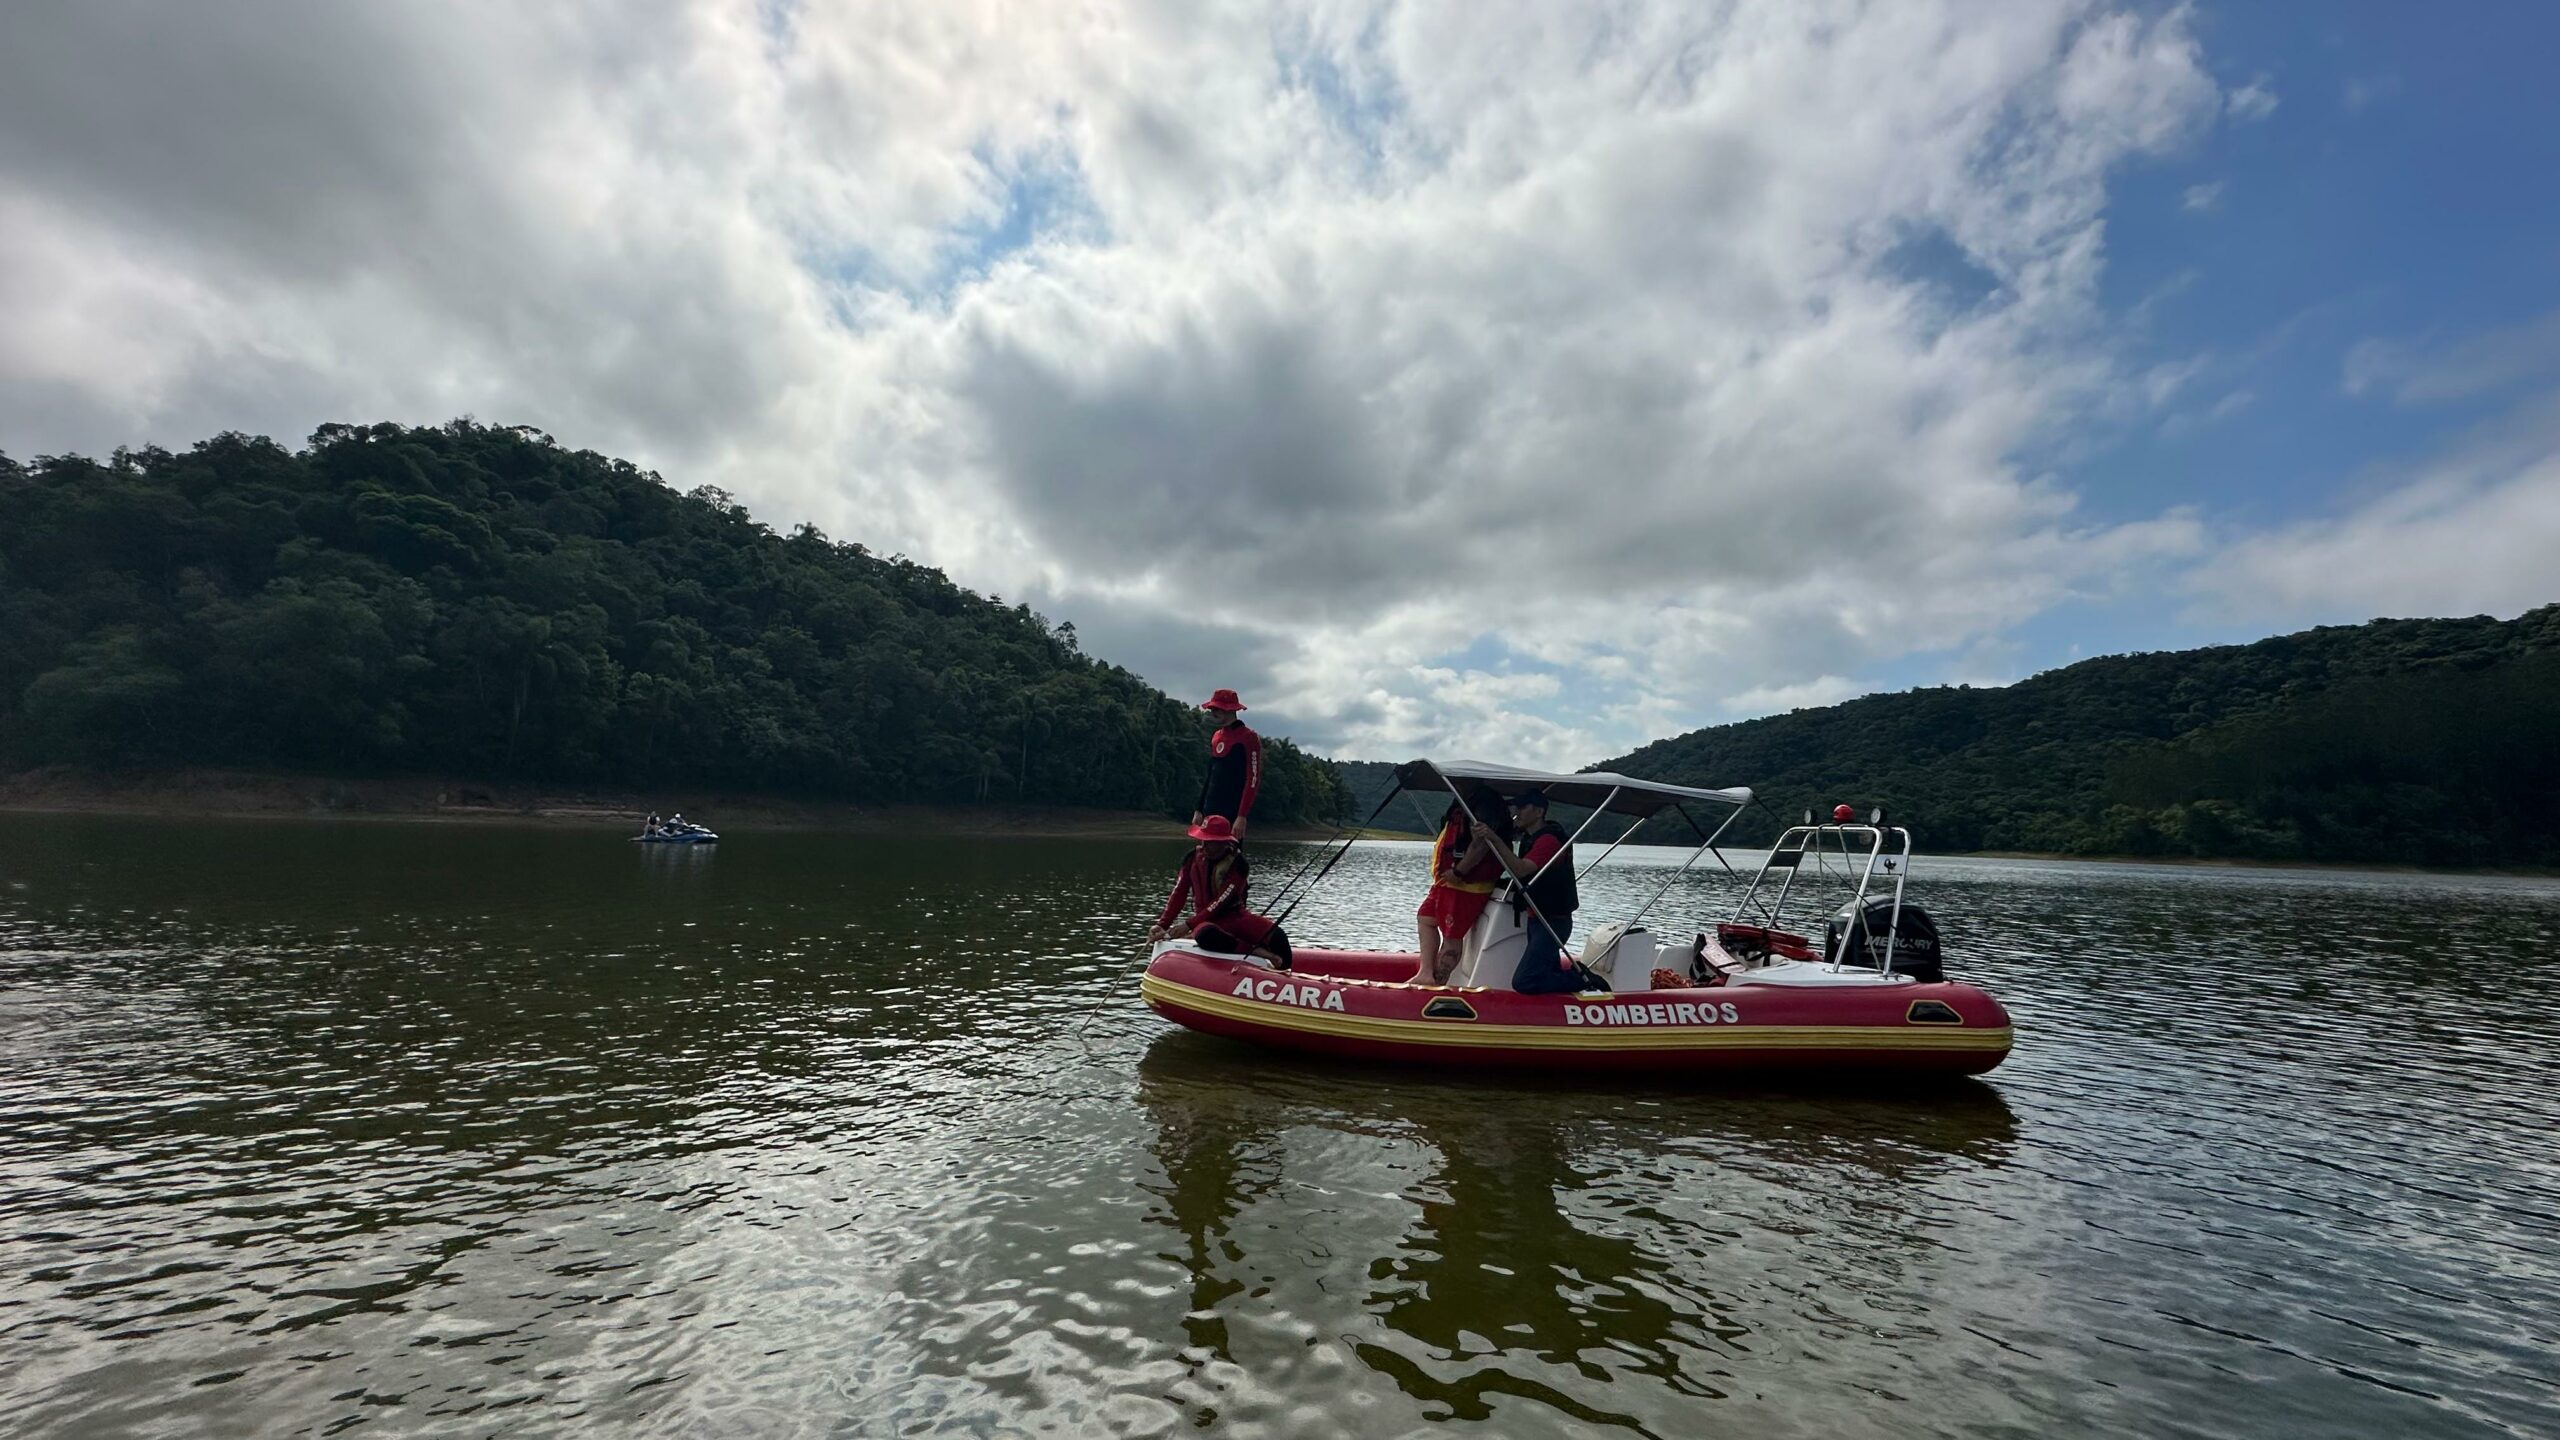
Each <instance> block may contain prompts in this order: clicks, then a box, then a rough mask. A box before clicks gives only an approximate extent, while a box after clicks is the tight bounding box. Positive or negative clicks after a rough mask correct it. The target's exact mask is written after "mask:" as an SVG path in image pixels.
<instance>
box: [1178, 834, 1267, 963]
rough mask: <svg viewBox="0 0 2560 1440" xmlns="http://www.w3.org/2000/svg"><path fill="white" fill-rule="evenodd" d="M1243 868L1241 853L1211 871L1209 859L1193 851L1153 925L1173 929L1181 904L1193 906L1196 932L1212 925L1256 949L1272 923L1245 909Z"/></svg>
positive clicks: (1180, 910)
mask: <svg viewBox="0 0 2560 1440" xmlns="http://www.w3.org/2000/svg"><path fill="white" fill-rule="evenodd" d="M1245 883H1246V865H1245V858H1244V852H1243V851H1241V850H1238V851H1235V852H1233V853H1232V854H1230V855H1228V856H1227V858H1226V860H1225V861H1224V862H1223V863H1221V864H1220V865H1218V866H1217V867H1216V868H1215V870H1214V871H1213V870H1212V869H1211V867H1210V864H1209V857H1208V855H1207V854H1206V853H1205V852H1203V851H1199V850H1194V851H1192V852H1191V853H1190V854H1188V855H1186V856H1184V857H1183V859H1182V873H1181V874H1179V875H1177V876H1175V877H1174V881H1173V893H1172V894H1171V895H1168V896H1166V897H1165V901H1164V911H1163V913H1161V914H1159V915H1157V916H1156V923H1157V924H1158V925H1161V926H1164V927H1166V928H1167V929H1171V928H1173V922H1174V919H1175V917H1176V916H1179V915H1180V914H1181V913H1182V905H1183V902H1184V901H1186V900H1188V901H1191V902H1193V904H1192V910H1191V924H1190V926H1189V927H1188V928H1190V929H1192V930H1197V929H1199V928H1200V927H1201V926H1203V925H1215V926H1217V927H1218V928H1219V929H1221V930H1224V931H1226V932H1227V933H1228V934H1230V935H1233V936H1235V937H1236V938H1237V939H1238V940H1241V941H1243V942H1244V943H1245V944H1247V945H1259V944H1261V943H1262V941H1263V939H1264V938H1265V937H1267V936H1268V935H1270V933H1271V921H1270V920H1268V919H1267V918H1265V917H1263V916H1260V915H1256V914H1254V913H1253V912H1252V911H1250V910H1248V909H1246V908H1245V904H1244V900H1245Z"/></svg>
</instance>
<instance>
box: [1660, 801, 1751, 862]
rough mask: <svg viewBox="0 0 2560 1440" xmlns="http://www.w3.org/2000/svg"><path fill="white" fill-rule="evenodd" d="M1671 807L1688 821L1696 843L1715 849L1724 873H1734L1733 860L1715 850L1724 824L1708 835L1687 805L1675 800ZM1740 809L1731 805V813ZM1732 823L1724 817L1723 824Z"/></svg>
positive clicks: (1741, 808)
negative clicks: (1717, 838)
mask: <svg viewBox="0 0 2560 1440" xmlns="http://www.w3.org/2000/svg"><path fill="white" fill-rule="evenodd" d="M1671 809H1672V811H1673V812H1674V813H1676V814H1677V815H1679V817H1680V818H1681V819H1683V820H1686V821H1688V822H1689V833H1690V834H1692V835H1695V836H1697V837H1698V843H1699V844H1701V845H1704V846H1706V847H1707V848H1708V849H1709V850H1713V851H1715V857H1716V863H1717V864H1719V865H1721V866H1723V867H1724V873H1726V874H1727V875H1734V874H1735V871H1734V868H1733V862H1732V861H1730V860H1727V859H1726V858H1724V852H1723V851H1721V850H1716V835H1721V834H1723V833H1724V825H1719V826H1717V827H1716V835H1710V834H1708V833H1707V827H1705V826H1704V825H1701V824H1699V823H1698V822H1697V820H1696V818H1695V817H1693V816H1691V815H1690V813H1689V807H1688V806H1686V805H1683V804H1681V803H1680V802H1679V801H1677V800H1675V801H1673V802H1671ZM1742 810H1743V807H1742V806H1739V805H1736V806H1734V807H1733V813H1734V814H1735V815H1739V814H1741V813H1742ZM1636 823H1638V824H1642V823H1644V822H1643V821H1638V822H1636ZM1732 823H1733V820H1732V818H1731V817H1730V816H1728V817H1727V818H1726V820H1725V822H1724V824H1725V825H1730V824H1732ZM1736 878H1740V877H1739V876H1738V875H1737V876H1736Z"/></svg>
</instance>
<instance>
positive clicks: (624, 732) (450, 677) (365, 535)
mask: <svg viewBox="0 0 2560 1440" xmlns="http://www.w3.org/2000/svg"><path fill="white" fill-rule="evenodd" d="M1266 744H1267V748H1266V752H1265V761H1266V765H1265V770H1266V775H1265V780H1264V789H1263V798H1262V800H1261V803H1260V804H1259V805H1258V806H1257V807H1256V811H1255V818H1257V819H1276V820H1331V819H1333V818H1334V816H1335V815H1336V813H1337V812H1338V811H1339V810H1340V809H1341V808H1342V794H1341V789H1340V783H1339V781H1338V779H1337V777H1336V776H1335V774H1334V772H1333V769H1332V767H1331V766H1330V765H1328V764H1326V763H1325V762H1323V761H1320V760H1316V759H1313V758H1311V757H1308V756H1306V755H1303V754H1301V753H1300V752H1299V751H1298V750H1297V749H1296V747H1294V746H1292V745H1290V744H1289V743H1288V742H1287V741H1285V740H1277V739H1267V742H1266ZM56 763H67V764H81V765H102V766H115V767H119V768H134V767H160V766H177V765H205V764H211V765H227V766H244V767H262V768H279V769H291V770H318V771H326V772H330V773H337V774H361V773H444V774H458V775H468V776H485V777H510V778H522V779H539V780H556V781H576V782H605V783H614V784H627V785H635V786H638V785H648V784H655V783H677V782H685V783H696V784H714V785H726V786H735V787H741V788H747V789H755V790H766V791H780V792H791V793H799V794H815V795H832V796H841V797H845V798H850V799H858V800H878V801H961V802H976V801H984V802H991V803H1016V802H1023V803H1045V804H1068V805H1090V806H1110V807H1116V808H1126V809H1146V810H1158V811H1167V812H1175V811H1187V810H1188V808H1189V806H1190V803H1191V800H1192V797H1193V795H1194V794H1195V793H1196V791H1197V787H1198V785H1199V782H1200V776H1201V773H1202V768H1203V766H1204V765H1205V763H1206V761H1205V743H1204V736H1203V721H1202V718H1201V715H1200V712H1199V711H1197V710H1195V709H1193V708H1192V707H1191V706H1190V705H1188V704H1186V703H1183V702H1180V701H1176V700H1173V699H1170V698H1168V697H1166V696H1165V695H1163V694H1161V693H1160V692H1158V691H1156V690H1154V689H1152V688H1150V687H1149V686H1147V685H1146V684H1145V683H1143V682H1142V681H1140V680H1139V679H1138V678H1137V677H1136V676H1135V675H1132V674H1131V673H1129V672H1128V671H1126V670H1124V669H1122V668H1120V667H1119V666H1116V665H1109V664H1104V663H1102V662H1099V661H1096V660H1094V659H1091V658H1088V657H1086V656H1085V655H1082V654H1080V653H1078V651H1077V648H1076V641H1075V633H1074V628H1073V627H1072V626H1070V625H1057V626H1052V625H1050V624H1049V623H1047V621H1045V620H1044V619H1043V618H1042V617H1040V616H1038V615H1035V614H1033V613H1032V611H1031V610H1030V609H1029V607H1027V606H1021V605H1015V606H1010V607H1008V606H1006V605H1004V604H1002V603H1001V602H999V601H997V600H994V599H990V598H987V597H984V596H979V595H975V594H972V593H970V592H969V591H966V590H963V589H961V588H960V587H959V586H957V585H954V584H953V583H951V581H950V580H949V579H948V578H946V577H945V576H944V575H943V574H942V573H941V572H940V571H937V570H933V569H929V568H927V567H925V566H922V565H917V564H914V563H912V562H910V561H908V560H905V559H903V558H898V557H890V558H882V557H880V556H877V555H873V554H871V553H870V552H869V551H867V550H865V549H864V548H863V547H862V546H860V545H856V544H849V543H845V542H841V541H835V540H830V539H828V538H827V537H826V536H824V535H822V534H820V533H818V532H817V531H816V530H814V529H810V528H807V527H803V528H801V529H799V530H796V531H794V532H792V533H791V534H789V535H777V534H775V533H774V532H772V531H771V530H769V529H767V528H766V527H764V526H763V525H760V524H758V523H756V522H755V521H753V520H751V519H749V518H748V517H747V514H746V512H745V511H744V510H742V509H741V508H740V507H739V506H737V505H736V504H735V503H733V502H732V501H731V500H730V499H729V497H728V496H726V495H724V494H722V493H720V492H719V491H717V490H712V489H707V488H706V489H698V490H695V491H693V492H691V493H690V494H678V493H676V492H675V491H674V490H671V489H669V488H668V487H667V486H666V485H665V484H663V483H662V482H661V481H660V480H659V479H658V477H657V476H655V475H653V474H648V473H645V472H643V471H640V470H638V469H635V468H634V467H633V466H631V465H630V464H628V463H625V462H623V461H618V460H610V459H607V458H605V457H604V456H601V455H597V454H594V453H592V452H588V451H571V450H566V449H562V448H561V447H559V446H558V445H556V444H554V443H552V441H551V440H550V438H549V437H547V436H543V435H540V434H537V433H534V432H530V431H525V430H519V429H507V428H491V427H486V426H481V425H476V424H473V423H470V422H468V421H457V422H455V423H453V424H450V425H446V426H443V427H440V428H432V429H404V428H402V427H399V426H395V425H375V426H343V425H332V426H328V427H325V428H323V429H322V430H321V431H320V432H319V433H318V434H316V435H314V436H313V437H312V440H311V444H310V448H308V449H306V450H303V451H301V452H298V453H297V452H294V451H290V450H287V449H285V448H284V447H282V446H280V445H277V444H276V443H274V442H273V441H270V440H266V439H252V438H250V437H247V436H242V435H237V434H230V435H223V436H220V437H217V438H215V439H213V440H208V441H205V442H204V443H202V444H199V445H197V446H195V447H194V448H193V449H191V450H188V451H187V452H186V453H184V454H172V453H169V452H167V451H163V450H158V449H152V450H144V451H139V452H119V453H118V454H117V455H116V456H115V457H114V458H113V459H112V460H110V461H108V462H106V463H103V464H102V463H97V462H94V461H91V460H86V459H81V458H78V457H45V458H40V459H38V460H37V461H35V462H34V463H33V464H32V465H20V464H18V463H15V462H12V461H10V460H9V459H8V458H7V457H5V456H0V764H5V765H7V766H10V767H13V768H24V767H31V766H38V765H45V764H56Z"/></svg>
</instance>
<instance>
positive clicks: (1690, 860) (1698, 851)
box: [1627, 805, 1742, 925]
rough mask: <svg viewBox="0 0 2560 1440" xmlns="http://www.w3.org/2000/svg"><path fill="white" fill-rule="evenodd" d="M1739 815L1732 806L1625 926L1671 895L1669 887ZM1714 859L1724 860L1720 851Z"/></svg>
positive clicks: (1740, 808)
mask: <svg viewBox="0 0 2560 1440" xmlns="http://www.w3.org/2000/svg"><path fill="white" fill-rule="evenodd" d="M1741 815H1742V807H1741V806H1739V805H1736V806H1734V807H1733V813H1732V814H1731V815H1727V816H1726V817H1724V823H1723V824H1722V825H1719V826H1717V827H1716V832H1715V834H1713V835H1710V836H1708V837H1707V840H1706V843H1705V844H1703V845H1700V846H1699V847H1698V848H1697V849H1695V850H1692V851H1690V852H1689V858H1688V860H1687V862H1685V863H1684V864H1682V865H1681V867H1680V868H1679V869H1677V870H1674V871H1672V872H1671V878H1670V879H1668V880H1665V881H1663V882H1662V888H1661V889H1659V890H1656V891H1654V892H1653V894H1652V896H1651V897H1650V898H1648V899H1647V900H1646V901H1645V902H1644V903H1643V904H1642V905H1639V906H1637V907H1636V913H1634V914H1633V915H1630V916H1628V917H1627V924H1629V925H1633V924H1635V923H1636V922H1637V921H1638V920H1641V919H1643V918H1644V912H1646V911H1647V910H1650V909H1652V908H1653V907H1654V905H1655V904H1656V903H1657V902H1658V901H1660V900H1661V899H1662V897H1663V896H1665V895H1668V894H1670V893H1671V887H1672V886H1674V885H1676V884H1678V883H1680V877H1681V876H1683V875H1686V874H1688V873H1689V867H1690V866H1692V865H1695V864H1697V863H1698V857H1699V856H1701V855H1704V854H1706V853H1707V852H1708V851H1710V850H1714V849H1715V848H1716V841H1717V839H1718V838H1719V837H1721V836H1722V835H1723V834H1724V832H1726V831H1727V830H1730V829H1732V828H1733V822H1734V821H1735V820H1737V819H1739V818H1740V817H1741ZM1690 823H1691V824H1692V825H1694V824H1695V823H1696V822H1695V821H1692V822H1690ZM1716 858H1717V859H1719V860H1721V859H1723V858H1724V855H1723V853H1722V852H1721V851H1719V852H1718V853H1717V855H1716Z"/></svg>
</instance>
